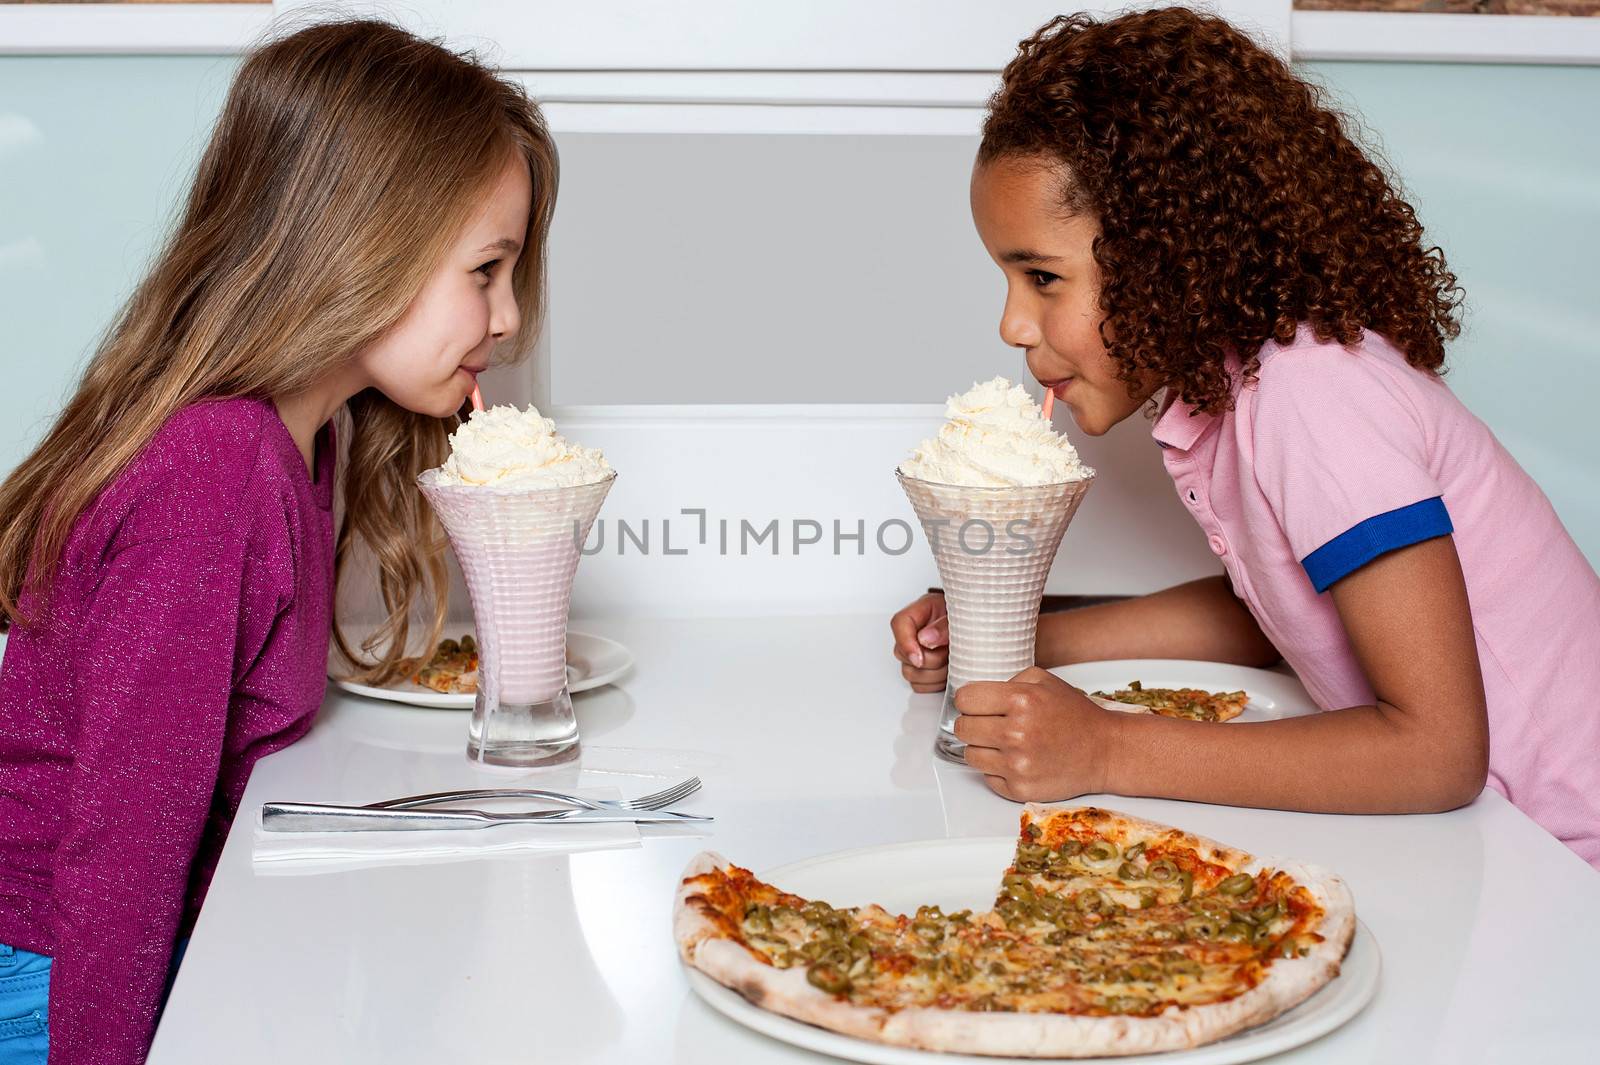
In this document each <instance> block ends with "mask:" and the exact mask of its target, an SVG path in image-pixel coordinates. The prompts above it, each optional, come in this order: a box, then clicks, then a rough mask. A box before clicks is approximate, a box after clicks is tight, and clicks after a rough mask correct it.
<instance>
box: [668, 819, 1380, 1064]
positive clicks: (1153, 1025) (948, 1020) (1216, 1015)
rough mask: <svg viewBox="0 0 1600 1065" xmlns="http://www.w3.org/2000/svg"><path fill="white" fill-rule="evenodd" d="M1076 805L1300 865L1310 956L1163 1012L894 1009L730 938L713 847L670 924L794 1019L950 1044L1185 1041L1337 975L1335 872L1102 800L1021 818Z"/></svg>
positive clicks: (1003, 1047)
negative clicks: (704, 887) (704, 882)
mask: <svg viewBox="0 0 1600 1065" xmlns="http://www.w3.org/2000/svg"><path fill="white" fill-rule="evenodd" d="M1063 814H1071V815H1074V816H1075V817H1077V818H1079V819H1083V820H1089V821H1092V822H1094V823H1097V824H1100V825H1102V826H1106V827H1110V828H1113V829H1120V830H1121V831H1123V832H1126V833H1127V834H1129V835H1132V836H1135V837H1141V838H1143V837H1151V838H1170V839H1172V840H1173V842H1175V843H1178V844H1180V845H1182V846H1187V847H1192V848H1194V850H1195V851H1196V853H1197V854H1199V855H1200V857H1201V858H1202V859H1204V860H1206V861H1208V862H1215V863H1216V864H1219V865H1225V866H1228V867H1229V868H1232V869H1235V870H1237V871H1239V872H1245V873H1255V872H1258V871H1260V870H1262V869H1268V868H1270V869H1275V870H1279V871H1282V872H1284V873H1286V874H1288V875H1289V876H1291V877H1292V878H1293V879H1294V880H1295V881H1296V882H1297V883H1298V884H1300V885H1301V886H1303V887H1304V888H1305V889H1306V890H1307V891H1308V892H1310V894H1311V895H1312V897H1313V898H1314V899H1315V900H1316V902H1317V904H1318V906H1320V907H1321V908H1322V911H1323V918H1322V923H1321V925H1320V926H1319V927H1318V929H1317V934H1318V935H1320V936H1321V937H1322V939H1321V941H1320V942H1317V943H1313V944H1310V949H1309V952H1308V953H1307V954H1306V955H1305V956H1304V957H1295V958H1277V959H1274V960H1273V962H1272V964H1271V965H1270V966H1269V967H1268V969H1267V974H1266V977H1265V979H1263V980H1262V982H1261V983H1259V984H1257V985H1256V986H1255V987H1253V988H1251V989H1250V990H1248V991H1246V992H1244V993H1243V994H1241V995H1238V996H1236V997H1234V998H1232V999H1229V1000H1228V1001H1226V1002H1217V1003H1212V1004H1209V1005H1202V1006H1191V1007H1189V1008H1187V1009H1180V1008H1178V1007H1177V1006H1169V1007H1167V1009H1166V1011H1165V1012H1163V1013H1162V1014H1160V1015H1158V1016H1155V1017H1134V1016H1120V1015H1113V1016H1105V1017H1095V1016H1083V1015H1074V1014H1060V1013H979V1012H974V1011H970V1010H938V1009H928V1008H923V1007H913V1008H909V1009H903V1010H898V1011H893V1012H891V1011H888V1010H884V1009H881V1008H878V1007H873V1006H859V1005H856V1004H854V1003H851V1002H849V1001H847V1000H844V999H840V998H837V997H835V996H834V995H831V994H829V993H827V992H825V991H822V990H821V989H819V988H816V987H813V986H812V985H811V984H810V983H809V982H808V981H807V980H806V976H805V971H804V970H803V969H800V968H791V969H779V968H776V967H775V966H772V965H768V964H767V963H766V962H765V961H763V960H761V959H760V958H758V957H756V956H755V955H754V954H753V953H752V952H751V951H749V950H748V949H746V948H745V947H744V946H742V945H741V944H739V943H736V942H734V941H733V940H730V939H727V938H724V936H723V933H722V930H721V928H720V927H719V925H718V924H717V923H716V922H715V921H713V920H711V919H710V918H709V917H708V916H707V915H706V914H705V912H704V911H703V909H702V908H701V907H700V906H699V905H698V904H697V902H696V900H697V898H699V892H698V890H697V888H696V886H695V885H694V884H693V883H692V881H693V880H694V878H696V877H698V876H701V875H704V874H706V873H710V872H713V871H715V870H717V869H723V868H727V867H728V866H729V865H730V864H731V863H729V862H728V861H727V859H725V858H723V857H722V856H721V855H719V854H716V853H714V852H711V851H706V852H703V853H701V854H699V855H697V856H696V857H695V858H694V859H693V860H692V861H691V862H690V863H689V866H688V868H686V869H685V870H684V874H683V879H682V881H681V882H680V885H679V890H678V896H677V899H676V902H675V904H674V907H673V933H674V936H675V938H676V940H677V943H678V948H679V951H680V953H681V954H682V956H683V960H684V961H685V962H686V963H687V964H689V965H692V966H694V967H695V968H697V969H699V970H700V971H701V972H704V973H705V974H706V975H708V976H710V977H711V978H712V979H714V980H716V981H717V982H718V983H720V984H722V985H724V986H725V987H728V988H731V989H732V990H734V991H737V992H738V993H739V994H740V995H743V996H744V997H745V998H746V999H747V1000H749V1001H750V1002H751V1003H753V1004H755V1005H757V1006H759V1007H761V1008H762V1009H766V1010H770V1011H772V1012H774V1013H780V1014H782V1015H784V1016H786V1017H792V1018H794V1019H795V1020H799V1021H804V1022H805V1023H807V1024H814V1025H817V1026H818V1027H821V1028H826V1029H828V1030H830V1031H835V1032H841V1033H843V1034H845V1035H852V1036H855V1037H857V1038H860V1039H867V1040H872V1041H874V1042H881V1043H889V1044H893V1045H896V1046H905V1047H913V1048H916V1049H922V1050H935V1051H944V1052H950V1053H965V1054H980V1055H990V1056H1005V1057H1031V1058H1078V1057H1115V1056H1124V1055H1129V1054H1147V1053H1155V1052H1160V1051H1168V1050H1184V1049H1189V1048H1192V1047H1196V1046H1201V1045H1203V1044H1206V1043H1211V1042H1215V1041H1217V1040H1219V1039H1223V1038H1226V1037H1227V1036H1229V1035H1232V1034H1234V1033H1235V1032H1239V1031H1243V1030H1244V1029H1246V1028H1251V1027H1254V1026H1255V1025H1258V1024H1263V1023H1265V1022H1266V1021H1268V1020H1271V1019H1272V1018H1273V1017H1276V1016H1278V1015H1279V1014H1281V1013H1283V1012H1285V1011H1286V1010H1289V1009H1292V1008H1293V1007H1294V1006H1296V1005H1298V1004H1299V1003H1301V1002H1303V1001H1304V1000H1305V999H1307V998H1309V997H1310V996H1311V995H1312V994H1313V993H1315V992H1316V991H1317V990H1319V989H1320V988H1322V987H1323V986H1324V985H1326V984H1327V983H1328V982H1329V981H1330V980H1332V979H1333V978H1334V977H1336V976H1338V975H1339V967H1340V964H1341V962H1342V961H1343V959H1344V956H1345V953H1346V952H1347V951H1348V950H1349V948H1350V942H1351V939H1352V937H1353V936H1354V933H1355V904H1354V900H1353V899H1352V897H1351V894H1350V890H1349V888H1348V887H1347V886H1346V885H1345V883H1344V881H1343V880H1342V879H1340V878H1339V877H1338V876H1337V875H1335V874H1334V873H1331V872H1329V871H1328V870H1325V869H1321V868H1319V867H1317V866H1314V865H1307V864H1305V863H1302V862H1297V861H1291V860H1285V859H1276V858H1257V857H1254V856H1253V855H1251V854H1249V853H1247V852H1245V851H1242V850H1239V849H1238V848H1236V847H1229V846H1227V845H1226V844H1223V843H1219V842H1217V841H1216V840H1212V839H1207V838H1206V837H1204V836H1196V835H1193V834H1192V833H1187V832H1183V831H1181V830H1178V829H1174V828H1172V827H1170V826H1168V825H1163V824H1159V823H1157V822H1154V821H1147V820H1144V819H1142V818H1138V817H1132V816H1129V815H1127V814H1122V813H1118V812H1116V811H1111V810H1100V809H1096V808H1093V807H1067V808H1060V807H1049V806H1041V805H1039V804H1036V803H1029V804H1027V806H1025V807H1024V808H1023V813H1022V823H1023V824H1024V825H1026V824H1028V823H1029V822H1030V821H1039V822H1043V821H1046V820H1048V819H1049V818H1050V817H1052V816H1059V815H1063Z"/></svg>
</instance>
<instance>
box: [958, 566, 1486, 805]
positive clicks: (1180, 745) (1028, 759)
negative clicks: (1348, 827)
mask: <svg viewBox="0 0 1600 1065" xmlns="http://www.w3.org/2000/svg"><path fill="white" fill-rule="evenodd" d="M1332 595H1333V599H1334V603H1335V605H1336V607H1337V608H1338V611H1339V615H1340V618H1341V619H1342V621H1343V622H1344V626H1345V630H1346V632H1347V633H1348V635H1349V639H1350V643H1351V647H1352V648H1353V649H1354V651H1355V653H1356V656H1357V658H1358V659H1359V661H1360V663H1361V666H1362V668H1363V669H1364V670H1365V671H1366V674H1367V677H1368V679H1369V680H1370V682H1371V684H1372V687H1373V690H1374V691H1375V692H1376V693H1377V694H1378V702H1377V704H1376V705H1373V706H1357V707H1350V708H1347V709H1343V710H1336V711H1331V712H1327V713H1321V714H1313V715H1310V716H1308V717H1299V718H1290V719H1288V720H1284V721H1269V722H1260V723H1251V724H1239V723H1233V724H1227V725H1214V724H1207V723H1203V722H1193V721H1181V720H1175V719H1172V718H1165V717H1159V716H1154V715H1133V714H1119V713H1116V712H1114V711H1106V710H1101V709H1100V708H1099V707H1096V706H1095V705H1094V704H1092V703H1090V702H1089V701H1088V700H1087V699H1086V698H1085V697H1084V695H1083V693H1082V692H1079V691H1078V690H1077V689H1075V688H1072V687H1070V686H1069V685H1067V684H1065V683H1064V682H1062V681H1061V680H1059V679H1058V678H1056V677H1055V676H1054V675H1052V674H1050V673H1046V672H1044V671H1043V670H1037V669H1036V670H1030V671H1029V672H1028V673H1026V674H1024V675H1023V676H1021V677H1019V678H1018V680H1019V681H1021V682H1022V683H1016V682H1012V683H973V684H969V685H967V686H966V687H964V688H963V689H962V690H961V691H960V692H959V693H958V694H957V697H956V703H957V705H958V706H959V707H960V708H961V710H962V717H961V718H960V719H959V720H958V721H957V723H956V735H958V736H959V737H960V738H961V739H963V740H965V741H966V742H967V743H969V744H971V745H972V746H971V747H969V748H968V750H967V760H968V762H969V763H970V764H971V765H972V766H974V767H975V768H977V769H979V770H980V771H982V772H983V773H985V774H986V775H987V776H988V778H989V783H990V785H991V786H992V787H994V788H995V790H996V791H999V792H1000V793H1001V794H1003V795H1006V796H1008V797H1010V798H1014V799H1038V800H1053V799H1063V798H1069V797H1072V796H1076V795H1082V794H1086V793H1095V792H1114V793H1117V794H1122V795H1148V796H1158V797H1162V798H1173V799H1190V800H1196V801H1202V802H1214V803H1227V804H1229V805H1235V806H1263V807H1273V808H1277V809H1284V810H1316V811H1326V812H1337V813H1424V812H1433V811H1439V810H1448V809H1452V808H1454V807H1457V806H1461V805H1463V804H1465V803H1468V802H1471V801H1472V799H1473V798H1474V797H1476V796H1477V794H1478V793H1479V792H1480V791H1481V790H1482V789H1483V785H1484V780H1485V778H1486V777H1487V774H1488V763H1489V725H1488V711H1487V707H1486V703H1485V699H1484V693H1483V676H1482V672H1481V670H1480V668H1479V664H1478V652H1477V643H1476V640H1475V638H1474V635H1473V629H1472V616H1471V612H1470V610H1469V609H1468V604H1467V592H1466V583H1465V580H1464V579H1463V577H1462V574H1461V564H1460V561H1459V560H1458V559H1457V557H1456V550H1455V542H1454V540H1453V539H1452V538H1451V537H1449V536H1443V537H1438V538H1436V539H1433V540H1427V541H1424V542H1422V543H1419V544H1414V545H1412V546H1410V547H1406V548H1402V549H1400V550H1398V551H1394V552H1392V553H1390V554H1388V555H1384V556H1382V557H1380V558H1378V559H1376V560H1374V561H1373V562H1371V563H1368V564H1367V565H1366V566H1364V567H1362V568H1361V569H1359V570H1357V571H1355V572H1354V573H1352V574H1350V575H1349V576H1347V577H1345V578H1344V579H1343V580H1341V581H1339V582H1338V583H1337V584H1335V585H1334V586H1333V589H1332Z"/></svg>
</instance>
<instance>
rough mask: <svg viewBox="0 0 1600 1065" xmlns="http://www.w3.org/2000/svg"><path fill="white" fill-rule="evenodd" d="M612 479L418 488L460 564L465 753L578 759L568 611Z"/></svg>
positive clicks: (523, 761) (506, 761)
mask: <svg viewBox="0 0 1600 1065" xmlns="http://www.w3.org/2000/svg"><path fill="white" fill-rule="evenodd" d="M616 476H617V475H616V473H615V472H613V471H610V470H608V471H607V472H606V473H605V476H604V478H603V479H601V480H598V481H595V482H593V483H591V484H579V485H570V486H559V487H551V488H527V487H501V486H495V485H482V484H452V483H444V479H443V478H441V476H440V471H439V470H428V471H427V472H425V473H423V474H422V475H421V476H420V477H418V478H417V484H418V485H419V487H421V489H422V492H423V494H424V495H425V496H427V498H428V502H429V503H431V504H432V505H433V509H434V512H435V513H436V514H438V515H439V521H440V523H441V524H443V526H444V528H445V532H446V533H448V534H449V537H450V546H451V547H452V548H453V549H454V550H455V554H456V559H457V560H458V561H459V562H460V563H461V572H462V574H463V575H464V576H465V577H466V580H467V591H468V593H469V594H470V595H471V597H472V612H473V615H474V617H475V618H476V621H477V633H478V635H477V640H478V696H477V701H476V702H475V703H474V704H473V707H472V721H471V723H470V724H469V726H468V730H467V757H468V758H470V759H471V760H473V761H475V762H487V763H490V764H493V765H506V766H545V765H556V764H559V763H562V762H568V761H571V760H572V759H574V758H576V757H578V751H579V744H578V721H577V718H576V717H575V716H574V715H573V712H572V698H571V696H570V695H569V694H568V693H567V669H566V657H567V612H568V609H569V607H570V606H571V603H572V579H573V576H574V575H575V574H576V572H577V569H578V561H579V559H580V558H581V557H582V548H583V542H584V540H585V539H586V538H587V537H588V535H589V527H590V526H591V525H592V524H593V523H594V519H595V517H596V515H598V514H599V513H600V506H601V504H602V503H604V502H605V498H606V494H607V493H608V492H610V491H611V485H612V482H613V481H615V480H616Z"/></svg>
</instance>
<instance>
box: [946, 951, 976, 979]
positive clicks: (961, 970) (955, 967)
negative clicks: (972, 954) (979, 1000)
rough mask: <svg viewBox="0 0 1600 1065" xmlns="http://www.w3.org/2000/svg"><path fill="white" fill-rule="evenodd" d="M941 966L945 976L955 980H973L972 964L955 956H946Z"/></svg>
mask: <svg viewBox="0 0 1600 1065" xmlns="http://www.w3.org/2000/svg"><path fill="white" fill-rule="evenodd" d="M940 966H941V967H942V968H943V969H944V972H945V975H946V976H949V977H951V978H952V979H955V980H969V979H971V978H972V963H971V962H970V961H968V960H967V959H965V958H962V957H958V956H957V955H955V954H946V955H945V956H944V957H943V958H942V959H941V960H940Z"/></svg>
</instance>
